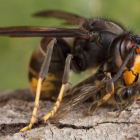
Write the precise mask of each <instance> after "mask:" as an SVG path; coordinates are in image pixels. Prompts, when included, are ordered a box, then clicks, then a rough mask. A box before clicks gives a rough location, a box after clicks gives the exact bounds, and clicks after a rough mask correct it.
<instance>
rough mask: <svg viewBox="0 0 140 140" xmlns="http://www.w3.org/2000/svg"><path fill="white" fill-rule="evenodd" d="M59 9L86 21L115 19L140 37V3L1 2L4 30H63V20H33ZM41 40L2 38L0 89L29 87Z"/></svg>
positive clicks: (98, 0) (132, 0)
mask: <svg viewBox="0 0 140 140" xmlns="http://www.w3.org/2000/svg"><path fill="white" fill-rule="evenodd" d="M56 9H57V10H58V9H59V10H64V11H69V12H72V13H76V14H79V15H82V16H85V17H94V18H97V17H98V18H99V17H101V18H106V19H112V20H114V21H117V22H119V23H121V24H122V25H123V26H124V27H125V28H127V29H128V30H132V31H134V32H135V33H136V34H140V17H139V15H140V1H139V0H114V1H113V0H70V1H68V0H29V1H25V0H1V1H0V27H4V26H18V25H19V26H21V25H34V26H35V25H38V26H59V27H61V22H62V21H60V20H56V19H45V18H44V19H43V18H34V17H31V15H32V14H33V13H35V12H37V11H41V10H56ZM40 39H41V38H8V37H0V89H19V88H27V87H28V65H29V60H30V56H31V54H32V52H33V50H34V48H35V47H37V45H38V43H39V40H40ZM87 73H88V72H87ZM82 76H84V74H82V75H72V78H71V82H72V83H77V82H78V81H79V78H81V77H82Z"/></svg>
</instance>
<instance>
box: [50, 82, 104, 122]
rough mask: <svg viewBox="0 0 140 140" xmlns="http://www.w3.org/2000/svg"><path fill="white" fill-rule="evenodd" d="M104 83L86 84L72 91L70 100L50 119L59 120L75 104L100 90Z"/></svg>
mask: <svg viewBox="0 0 140 140" xmlns="http://www.w3.org/2000/svg"><path fill="white" fill-rule="evenodd" d="M104 86H105V84H103V85H102V86H95V85H86V86H84V87H83V88H81V89H78V90H76V91H75V93H73V94H74V95H73V96H72V98H71V99H70V101H69V102H68V103H66V104H64V105H63V106H62V107H61V108H60V109H59V110H58V112H57V113H56V114H55V115H54V116H53V117H52V118H51V119H50V121H52V122H55V121H58V120H60V119H61V118H62V117H63V116H65V115H67V114H68V113H69V112H70V111H71V110H72V109H73V108H74V107H76V105H78V104H79V103H82V102H84V101H85V100H87V99H88V98H90V97H91V96H93V95H94V94H96V93H97V92H98V91H100V90H101V89H102V88H103V87H104Z"/></svg>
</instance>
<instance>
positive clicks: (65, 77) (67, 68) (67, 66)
mask: <svg viewBox="0 0 140 140" xmlns="http://www.w3.org/2000/svg"><path fill="white" fill-rule="evenodd" d="M71 59H72V55H68V56H67V59H66V62H65V69H64V75H63V79H62V86H61V90H60V93H59V95H58V98H57V101H56V102H55V105H54V107H53V108H52V110H51V111H50V112H49V113H48V114H46V115H45V116H44V117H43V118H42V121H43V122H46V121H47V120H48V119H49V118H50V117H53V115H54V114H55V113H56V111H57V109H58V108H59V106H60V103H61V101H62V97H63V93H64V89H65V86H66V84H67V82H68V80H69V73H70V62H71Z"/></svg>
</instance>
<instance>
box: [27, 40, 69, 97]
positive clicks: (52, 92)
mask: <svg viewBox="0 0 140 140" xmlns="http://www.w3.org/2000/svg"><path fill="white" fill-rule="evenodd" d="M50 40H51V38H43V39H42V40H41V42H40V44H39V46H38V47H37V48H36V49H35V50H34V52H33V54H32V57H31V61H30V65H29V83H30V87H31V90H32V91H33V93H34V94H35V93H36V88H37V80H38V78H39V72H40V70H41V67H42V64H43V61H44V58H45V55H46V52H47V45H48V44H49V42H50ZM66 45H67V44H66V42H65V41H64V40H62V39H58V40H57V43H56V45H55V46H54V48H53V54H52V58H51V62H50V66H49V71H48V74H47V76H46V79H45V80H44V81H43V86H42V88H41V95H40V97H41V98H42V99H52V97H55V98H57V96H58V94H59V91H60V88H61V85H62V77H63V71H64V64H65V63H64V62H65V59H66V56H67V54H68V53H69V51H70V49H69V48H67V47H66Z"/></svg>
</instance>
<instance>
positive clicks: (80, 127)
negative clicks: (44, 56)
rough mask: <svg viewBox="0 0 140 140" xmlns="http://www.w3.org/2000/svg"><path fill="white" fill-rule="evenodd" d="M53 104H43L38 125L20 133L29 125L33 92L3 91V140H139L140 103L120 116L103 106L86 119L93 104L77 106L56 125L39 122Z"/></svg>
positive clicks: (0, 94)
mask: <svg viewBox="0 0 140 140" xmlns="http://www.w3.org/2000/svg"><path fill="white" fill-rule="evenodd" d="M53 105H54V103H53V102H50V101H40V107H39V110H38V112H37V114H38V116H37V118H36V123H35V125H34V127H33V128H32V129H31V130H30V131H26V132H23V133H17V132H18V131H19V130H20V129H21V128H22V127H24V126H26V125H27V124H28V123H29V120H30V117H31V113H32V109H33V107H34V99H33V96H32V95H31V93H30V91H29V90H17V91H8V90H7V91H1V92H0V139H2V140H9V139H12V140H22V139H25V140H26V139H27V140H33V139H34V140H38V139H41V140H44V139H47V140H62V139H65V140H94V139H95V140H105V139H106V140H139V139H140V102H137V104H135V105H134V106H133V107H131V108H130V110H127V111H123V112H122V113H121V115H120V116H119V117H116V113H117V112H115V111H114V109H115V108H114V107H112V106H106V107H100V108H99V109H98V110H97V111H96V113H95V114H94V115H93V116H88V117H85V116H84V115H83V111H86V110H87V109H88V107H89V105H90V103H84V104H82V105H79V106H77V108H76V109H75V110H73V111H72V112H70V113H69V114H68V115H67V116H65V117H64V118H63V119H62V120H61V121H59V122H58V123H56V124H43V123H40V121H38V120H39V119H38V118H40V119H41V118H42V116H44V115H45V114H46V113H47V112H49V111H50V109H51V108H52V106H53Z"/></svg>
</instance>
